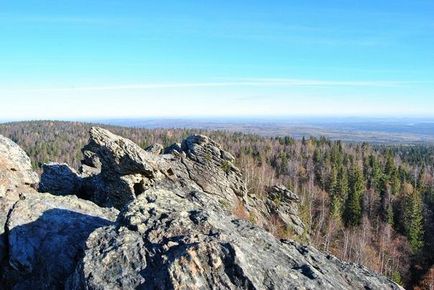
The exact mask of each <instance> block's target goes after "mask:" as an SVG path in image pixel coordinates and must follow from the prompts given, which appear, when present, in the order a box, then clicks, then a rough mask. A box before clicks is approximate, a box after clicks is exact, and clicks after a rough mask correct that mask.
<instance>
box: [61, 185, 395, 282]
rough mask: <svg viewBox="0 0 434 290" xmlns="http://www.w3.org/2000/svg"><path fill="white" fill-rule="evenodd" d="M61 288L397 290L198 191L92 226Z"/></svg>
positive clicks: (155, 197)
mask: <svg viewBox="0 0 434 290" xmlns="http://www.w3.org/2000/svg"><path fill="white" fill-rule="evenodd" d="M66 288H67V289H400V288H399V286H397V285H396V284H394V283H393V282H392V281H390V280H388V279H386V278H384V277H381V276H379V275H375V274H373V273H371V272H369V271H368V270H367V269H365V268H363V267H360V266H357V265H354V264H348V263H344V262H341V261H339V260H338V259H336V258H334V257H332V256H329V255H326V254H323V253H320V252H319V251H317V250H315V249H314V248H311V247H306V246H302V245H300V244H298V243H296V242H293V241H279V240H277V239H276V238H274V237H273V236H272V235H271V234H269V233H268V232H266V231H264V230H263V229H261V228H259V227H256V226H254V225H252V224H250V223H249V222H247V221H242V220H237V219H234V218H233V217H231V216H229V215H227V214H226V213H225V212H224V211H223V210H222V209H221V206H220V204H219V203H218V202H216V201H215V200H213V199H209V197H208V194H206V193H204V192H195V193H192V194H191V195H190V196H188V197H182V196H180V195H179V194H178V193H177V192H174V191H167V190H163V189H161V190H148V191H147V192H145V193H144V194H142V195H141V196H140V197H139V198H138V199H136V200H135V201H134V202H133V203H131V204H130V205H129V206H128V207H127V208H126V209H125V210H124V211H123V212H122V213H121V215H120V217H119V219H118V224H117V225H114V226H108V227H104V228H99V229H98V230H96V231H94V232H93V233H92V234H91V235H90V237H89V239H88V240H87V243H86V251H85V256H84V258H83V259H82V261H81V262H80V263H79V265H78V266H77V269H76V271H75V272H74V274H73V275H72V276H71V277H70V278H69V280H68V282H67V287H66Z"/></svg>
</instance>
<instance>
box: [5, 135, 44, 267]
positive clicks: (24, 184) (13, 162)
mask: <svg viewBox="0 0 434 290" xmlns="http://www.w3.org/2000/svg"><path fill="white" fill-rule="evenodd" d="M37 183H38V176H37V174H36V173H35V172H33V170H32V165H31V162H30V158H29V157H28V156H27V154H26V153H25V152H24V150H22V149H21V148H20V147H19V146H18V145H17V144H15V143H14V142H13V141H12V140H10V139H8V138H6V137H3V136H1V135H0V261H1V260H2V259H3V258H4V256H5V254H6V253H5V252H6V249H7V245H6V238H5V224H6V220H7V216H8V214H9V212H10V210H11V209H12V207H13V206H14V204H15V203H16V202H17V201H18V200H19V199H20V195H21V194H22V193H24V192H35V190H34V189H33V187H35V186H36V184H37Z"/></svg>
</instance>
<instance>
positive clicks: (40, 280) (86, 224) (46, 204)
mask: <svg viewBox="0 0 434 290" xmlns="http://www.w3.org/2000/svg"><path fill="white" fill-rule="evenodd" d="M117 214H118V212H117V211H116V210H114V209H104V208H100V207H98V206H97V205H95V204H94V203H92V202H90V201H85V200H81V199H78V198H77V197H75V196H69V197H60V196H53V195H50V194H43V193H40V194H36V195H35V194H30V195H23V196H21V199H20V200H19V201H17V202H16V203H15V204H14V207H13V208H12V209H11V211H10V213H9V215H8V220H7V224H6V231H7V244H8V260H7V263H8V264H7V266H5V267H4V269H5V273H4V276H5V281H6V283H7V285H8V286H9V287H10V288H13V289H62V288H63V286H64V283H65V280H66V278H67V277H68V276H69V275H70V274H71V273H72V272H73V270H74V269H75V267H76V264H77V262H78V261H79V259H80V258H81V255H82V253H83V251H84V246H85V243H86V240H87V238H88V236H89V235H90V234H91V233H92V232H93V231H94V230H95V229H97V228H100V227H103V226H108V225H110V224H112V223H113V222H114V221H115V220H116V217H117Z"/></svg>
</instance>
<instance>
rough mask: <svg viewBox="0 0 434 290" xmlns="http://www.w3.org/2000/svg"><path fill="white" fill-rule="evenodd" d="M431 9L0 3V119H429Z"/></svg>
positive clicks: (433, 111)
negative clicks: (232, 117) (386, 117)
mask: <svg viewBox="0 0 434 290" xmlns="http://www.w3.org/2000/svg"><path fill="white" fill-rule="evenodd" d="M433 15H434V2H433V1H427V0H426V1H417V0H416V1H408V0H406V1H402V0H395V1H392V0H389V1H382V0H377V1H370V0H363V1H343V0H342V1H203V0H202V1H152V2H151V1H143V0H141V1H131V0H123V1H115V0H105V1H102V0H101V1H97V0H93V1H89V0H87V1H84V0H75V1H66V0H56V1H54V0H53V1H48V0H46V1H44V0H38V1H34V0H27V1H12V0H11V1H4V0H0V101H1V106H0V119H48V118H56V119H74V118H112V117H151V116H152V117H154V116H163V117H168V116H170V117H173V116H184V117H186V116H187V117H188V116H270V115H278V116H394V117H397V116H423V117H434V17H433Z"/></svg>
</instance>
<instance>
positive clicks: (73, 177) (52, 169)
mask: <svg viewBox="0 0 434 290" xmlns="http://www.w3.org/2000/svg"><path fill="white" fill-rule="evenodd" d="M42 170H43V174H42V176H41V181H40V183H39V191H41V192H49V193H52V194H55V195H77V194H78V193H79V192H80V187H81V177H80V176H79V175H78V174H77V172H76V171H75V170H74V169H73V168H71V167H69V165H68V164H62V163H53V162H51V163H47V164H44V165H43V166H42ZM60 180H61V182H59V181H60Z"/></svg>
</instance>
